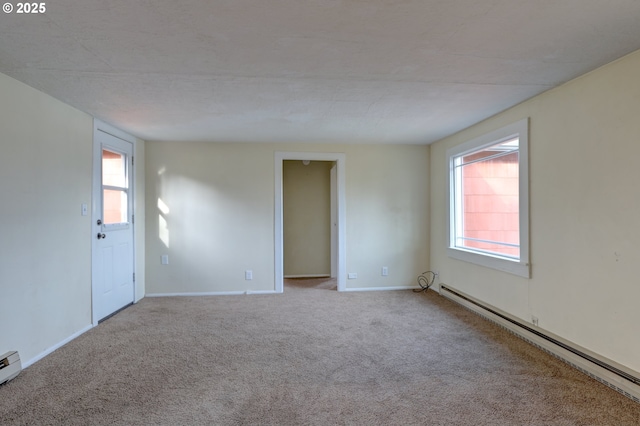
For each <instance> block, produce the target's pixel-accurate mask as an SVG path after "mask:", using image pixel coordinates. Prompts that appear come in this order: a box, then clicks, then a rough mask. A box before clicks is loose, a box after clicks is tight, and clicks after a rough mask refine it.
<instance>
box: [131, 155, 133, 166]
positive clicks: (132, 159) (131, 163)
mask: <svg viewBox="0 0 640 426" xmlns="http://www.w3.org/2000/svg"><path fill="white" fill-rule="evenodd" d="M131 165H132V166H133V155H132V156H131Z"/></svg>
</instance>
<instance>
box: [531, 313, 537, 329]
mask: <svg viewBox="0 0 640 426" xmlns="http://www.w3.org/2000/svg"><path fill="white" fill-rule="evenodd" d="M531 323H532V324H533V325H535V326H537V325H538V317H534V316H533V315H531Z"/></svg>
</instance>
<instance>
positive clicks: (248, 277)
mask: <svg viewBox="0 0 640 426" xmlns="http://www.w3.org/2000/svg"><path fill="white" fill-rule="evenodd" d="M244 279H245V280H247V281H249V280H252V279H253V271H252V270H251V269H247V270H246V271H244Z"/></svg>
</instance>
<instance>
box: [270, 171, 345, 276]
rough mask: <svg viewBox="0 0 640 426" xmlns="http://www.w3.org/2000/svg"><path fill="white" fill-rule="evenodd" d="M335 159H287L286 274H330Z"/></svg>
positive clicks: (284, 189)
mask: <svg viewBox="0 0 640 426" xmlns="http://www.w3.org/2000/svg"><path fill="white" fill-rule="evenodd" d="M332 165H333V162H331V161H312V162H310V163H309V164H308V165H306V166H305V165H304V164H303V163H302V161H298V160H286V161H284V162H283V165H282V193H283V196H282V200H283V203H282V204H283V207H282V212H283V213H282V214H283V234H284V249H283V251H284V275H285V277H286V276H305V275H307V276H309V275H331V196H330V195H331V190H330V189H331V188H330V176H329V175H330V171H331V167H332Z"/></svg>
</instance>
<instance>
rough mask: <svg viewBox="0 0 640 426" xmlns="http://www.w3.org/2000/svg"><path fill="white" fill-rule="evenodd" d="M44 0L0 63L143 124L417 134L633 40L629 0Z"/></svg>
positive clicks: (437, 131) (637, 27)
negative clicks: (42, 5)
mask: <svg viewBox="0 0 640 426" xmlns="http://www.w3.org/2000/svg"><path fill="white" fill-rule="evenodd" d="M8 1H10V2H12V3H14V4H15V3H17V2H15V1H13V0H8ZM46 7H47V10H46V12H45V13H44V14H40V15H35V14H30V15H19V14H16V13H15V12H14V13H10V14H6V13H0V72H2V73H4V74H7V75H9V76H11V77H14V78H16V79H18V80H20V81H22V82H24V83H26V84H28V85H30V86H33V87H35V88H37V89H40V90H42V91H43V92H45V93H48V94H50V95H52V96H54V97H56V98H58V99H60V100H62V101H64V102H66V103H68V104H70V105H73V106H75V107H77V108H79V109H81V110H83V111H86V112H88V113H90V114H92V115H94V116H96V117H98V118H100V119H102V120H104V121H107V122H109V123H111V124H114V125H116V126H117V127H120V128H122V129H123V130H126V131H128V132H130V133H132V134H134V135H136V136H138V137H141V138H143V139H146V140H179V141H187V140H198V141H220V142H235V141H241V142H274V141H286V142H362V143H364V142H367V143H430V142H433V141H435V140H438V139H440V138H442V137H444V136H447V135H449V134H451V133H454V132H456V131H458V130H460V129H463V128H465V127H467V126H469V125H471V124H474V123H476V122H478V121H480V120H482V119H484V118H487V117H489V116H491V115H493V114H495V113H497V112H499V111H501V110H504V109H506V108H508V107H510V106H512V105H514V104H517V103H519V102H521V101H523V100H525V99H527V98H530V97H532V96H534V95H536V94H538V93H540V92H543V91H545V90H547V89H549V88H551V87H554V86H557V85H558V84H561V83H563V82H565V81H567V80H570V79H571V78H574V77H576V76H578V75H580V74H583V73H585V72H587V71H590V70H592V69H594V68H596V67H598V66H600V65H603V64H605V63H607V62H610V61H612V60H614V59H617V58H619V57H621V56H623V55H625V54H627V53H630V52H632V51H634V50H637V49H640V24H639V23H640V1H638V0H607V1H603V0H535V1H532V0H483V1H478V0H415V1H414V0H393V1H392V0H182V1H173V0H172V1H167V0H153V1H151V0H146V1H145V0H141V1H132V0H82V1H77V0H55V1H51V2H47V3H46ZM0 95H1V94H0Z"/></svg>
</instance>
